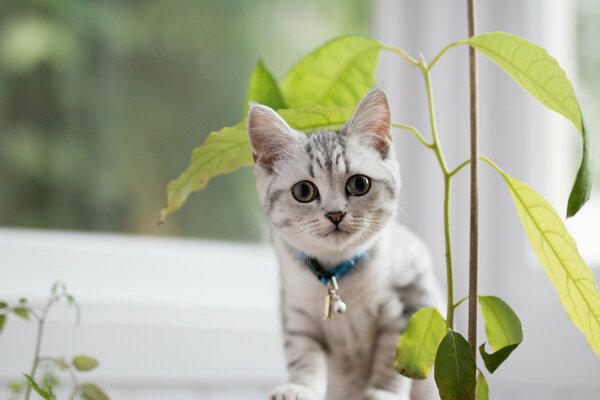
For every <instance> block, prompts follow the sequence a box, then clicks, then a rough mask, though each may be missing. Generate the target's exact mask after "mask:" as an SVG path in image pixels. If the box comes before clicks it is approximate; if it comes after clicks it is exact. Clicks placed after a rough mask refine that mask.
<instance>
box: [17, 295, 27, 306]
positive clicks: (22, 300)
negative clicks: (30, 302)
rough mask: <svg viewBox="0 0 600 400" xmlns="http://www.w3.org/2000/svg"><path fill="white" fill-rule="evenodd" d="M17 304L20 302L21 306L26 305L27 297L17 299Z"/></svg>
mask: <svg viewBox="0 0 600 400" xmlns="http://www.w3.org/2000/svg"><path fill="white" fill-rule="evenodd" d="M19 304H21V305H22V306H24V305H26V304H27V299H26V298H25V297H21V298H20V299H19Z"/></svg>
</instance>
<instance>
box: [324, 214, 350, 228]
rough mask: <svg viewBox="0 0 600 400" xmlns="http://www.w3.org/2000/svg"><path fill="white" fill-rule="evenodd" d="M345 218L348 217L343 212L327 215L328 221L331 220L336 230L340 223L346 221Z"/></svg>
mask: <svg viewBox="0 0 600 400" xmlns="http://www.w3.org/2000/svg"><path fill="white" fill-rule="evenodd" d="M345 216H346V213H345V212H343V211H332V212H328V213H327V214H325V217H327V219H328V220H330V221H331V223H332V224H334V225H335V227H336V228H337V226H338V225H339V224H340V222H342V220H343V219H344V217H345Z"/></svg>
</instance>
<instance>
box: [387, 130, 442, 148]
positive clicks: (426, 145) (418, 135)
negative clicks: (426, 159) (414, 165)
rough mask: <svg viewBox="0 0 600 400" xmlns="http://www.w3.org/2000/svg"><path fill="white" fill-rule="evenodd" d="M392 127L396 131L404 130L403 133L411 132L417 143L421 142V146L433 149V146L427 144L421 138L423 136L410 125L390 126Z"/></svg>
mask: <svg viewBox="0 0 600 400" xmlns="http://www.w3.org/2000/svg"><path fill="white" fill-rule="evenodd" d="M392 126H393V127H394V128H398V129H404V130H405V131H409V132H411V133H412V134H413V135H415V137H416V138H417V139H418V140H419V142H421V144H422V145H423V146H425V147H427V148H430V149H431V148H433V144H432V143H429V142H427V140H426V139H425V138H424V137H423V135H422V134H421V132H419V130H418V129H417V128H415V127H414V126H412V125H405V124H392Z"/></svg>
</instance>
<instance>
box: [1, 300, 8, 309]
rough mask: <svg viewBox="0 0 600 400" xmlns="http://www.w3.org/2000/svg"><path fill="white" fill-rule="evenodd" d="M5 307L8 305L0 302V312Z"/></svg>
mask: <svg viewBox="0 0 600 400" xmlns="http://www.w3.org/2000/svg"><path fill="white" fill-rule="evenodd" d="M6 307H8V304H7V303H6V302H5V301H0V310H2V309H3V308H6Z"/></svg>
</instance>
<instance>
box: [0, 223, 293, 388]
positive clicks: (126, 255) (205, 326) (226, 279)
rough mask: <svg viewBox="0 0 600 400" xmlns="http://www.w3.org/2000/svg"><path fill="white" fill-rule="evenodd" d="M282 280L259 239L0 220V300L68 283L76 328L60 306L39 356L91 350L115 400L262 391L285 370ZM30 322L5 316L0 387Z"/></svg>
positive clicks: (21, 367) (27, 351) (14, 366)
mask: <svg viewBox="0 0 600 400" xmlns="http://www.w3.org/2000/svg"><path fill="white" fill-rule="evenodd" d="M277 277H278V274H277V271H276V267H275V260H274V257H273V255H272V253H271V251H270V249H268V248H267V247H266V246H251V245H241V244H230V243H227V244H225V243H217V242H214V243H210V242H201V241H186V240H172V239H159V238H143V237H126V236H113V235H98V234H86V233H64V232H42V231H22V230H12V229H0V299H3V300H11V301H16V300H17V299H18V298H19V297H21V296H26V297H28V298H29V299H30V301H32V302H36V303H41V302H43V301H44V299H45V296H46V294H47V292H48V290H49V288H50V286H51V284H52V283H53V282H54V281H55V280H61V281H63V282H64V283H65V284H67V286H68V288H69V289H70V290H71V291H72V292H73V294H74V295H75V296H76V298H77V299H78V301H79V303H80V304H81V307H82V311H83V313H82V322H81V325H80V326H75V324H74V315H73V311H72V310H71V309H69V308H67V306H65V305H62V306H57V308H56V309H55V310H53V311H52V312H51V314H50V317H49V322H48V324H47V329H46V334H45V337H44V345H43V353H44V354H47V355H53V356H60V355H66V356H69V355H73V354H78V353H85V354H90V355H92V356H96V357H97V358H98V359H99V360H100V362H101V365H100V368H98V370H97V371H96V372H93V373H91V374H90V379H93V380H94V381H96V382H98V383H100V384H102V385H104V386H106V387H107V388H108V391H109V394H111V396H112V398H113V399H128V400H130V399H137V398H139V399H174V400H177V399H188V398H202V399H226V398H231V399H239V398H244V399H254V398H256V399H259V398H266V393H267V392H268V389H269V388H271V387H272V386H274V385H275V384H277V383H281V382H283V381H284V380H285V378H286V377H285V364H284V362H283V355H282V350H281V347H282V345H281V343H280V335H279V322H278V321H279V315H278V309H277V302H278V289H277ZM34 327H35V325H34V323H33V322H24V321H21V320H18V319H15V318H11V319H10V320H9V321H8V324H7V326H6V327H5V330H4V332H3V333H2V335H1V336H0V355H1V356H0V384H1V383H3V382H6V381H7V380H10V379H13V378H15V377H18V376H19V374H20V372H21V371H28V370H29V368H30V365H31V364H30V363H31V358H32V352H33V343H34V334H35V332H34V331H35V329H34ZM82 377H85V376H84V375H83V374H82ZM65 380H66V377H65Z"/></svg>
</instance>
